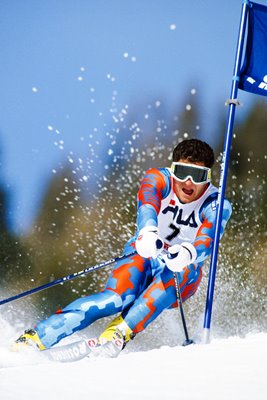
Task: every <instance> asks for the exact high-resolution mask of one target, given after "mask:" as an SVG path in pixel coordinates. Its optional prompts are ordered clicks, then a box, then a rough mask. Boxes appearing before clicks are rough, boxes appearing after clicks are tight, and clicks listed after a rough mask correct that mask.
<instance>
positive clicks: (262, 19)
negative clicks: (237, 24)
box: [239, 1, 267, 96]
mask: <svg viewBox="0 0 267 400" xmlns="http://www.w3.org/2000/svg"><path fill="white" fill-rule="evenodd" d="M248 4H249V5H248V33H247V44H246V52H245V58H244V63H243V66H242V68H241V71H240V81H239V89H242V90H245V91H247V92H251V93H256V94H260V95H263V96H267V6H264V5H261V4H257V3H253V2H250V1H249V2H248Z"/></svg>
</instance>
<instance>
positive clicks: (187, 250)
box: [163, 242, 197, 272]
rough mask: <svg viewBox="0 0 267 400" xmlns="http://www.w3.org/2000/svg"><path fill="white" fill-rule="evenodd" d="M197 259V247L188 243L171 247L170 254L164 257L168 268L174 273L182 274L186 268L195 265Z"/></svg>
mask: <svg viewBox="0 0 267 400" xmlns="http://www.w3.org/2000/svg"><path fill="white" fill-rule="evenodd" d="M196 258H197V252H196V249H195V247H194V246H193V245H192V244H191V243H187V242H184V243H182V244H181V245H180V244H175V245H174V246H171V247H169V249H168V254H164V256H163V259H164V261H165V263H166V265H167V267H168V268H169V269H170V270H171V271H173V272H181V271H182V270H183V269H184V267H186V266H187V265H189V264H191V263H193V262H194V261H195V259H196Z"/></svg>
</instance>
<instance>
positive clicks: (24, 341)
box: [10, 329, 46, 351]
mask: <svg viewBox="0 0 267 400" xmlns="http://www.w3.org/2000/svg"><path fill="white" fill-rule="evenodd" d="M27 347H33V348H35V349H38V350H45V349H46V347H45V346H44V345H43V343H42V342H41V340H40V338H39V335H38V333H37V332H36V331H35V330H34V329H28V330H26V331H25V332H24V333H23V334H22V335H21V336H20V337H19V338H18V339H17V340H16V341H15V342H14V343H12V345H11V346H10V350H11V351H19V350H21V349H25V348H27Z"/></svg>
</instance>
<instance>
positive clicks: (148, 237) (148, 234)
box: [135, 226, 164, 258]
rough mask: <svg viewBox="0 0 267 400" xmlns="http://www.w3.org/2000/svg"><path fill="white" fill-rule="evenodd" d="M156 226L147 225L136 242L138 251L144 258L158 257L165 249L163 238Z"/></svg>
mask: <svg viewBox="0 0 267 400" xmlns="http://www.w3.org/2000/svg"><path fill="white" fill-rule="evenodd" d="M158 233H159V230H158V228H157V227H155V226H145V227H144V228H142V229H141V230H140V232H139V235H138V237H137V239H136V242H135V248H136V251H137V253H138V254H139V255H140V256H141V257H144V258H149V257H152V258H157V256H158V255H159V254H160V253H161V251H162V249H163V244H164V243H163V240H162V239H161V238H160V237H159V234H158Z"/></svg>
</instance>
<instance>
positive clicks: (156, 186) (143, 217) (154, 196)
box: [137, 168, 171, 231]
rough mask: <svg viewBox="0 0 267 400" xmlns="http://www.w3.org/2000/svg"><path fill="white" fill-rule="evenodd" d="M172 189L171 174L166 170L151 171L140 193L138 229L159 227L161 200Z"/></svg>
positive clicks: (143, 182) (153, 169)
mask: <svg viewBox="0 0 267 400" xmlns="http://www.w3.org/2000/svg"><path fill="white" fill-rule="evenodd" d="M170 189H171V186H170V178H169V173H168V172H167V170H166V169H156V168H152V169H149V170H148V171H147V173H146V175H145V176H144V178H143V180H142V182H141V185H140V188H139V191H138V197H137V199H138V209H137V228H138V231H140V230H141V229H142V228H144V227H148V226H155V227H157V226H158V213H159V211H160V206H161V200H162V198H164V197H166V195H167V194H168V193H169V191H170Z"/></svg>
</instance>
